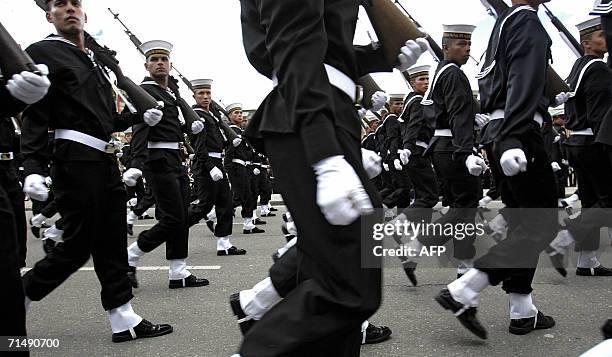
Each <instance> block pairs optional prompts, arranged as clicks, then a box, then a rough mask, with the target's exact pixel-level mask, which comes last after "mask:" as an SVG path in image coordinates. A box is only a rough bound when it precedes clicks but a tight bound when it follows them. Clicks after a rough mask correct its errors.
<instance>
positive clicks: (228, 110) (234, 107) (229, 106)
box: [225, 103, 242, 113]
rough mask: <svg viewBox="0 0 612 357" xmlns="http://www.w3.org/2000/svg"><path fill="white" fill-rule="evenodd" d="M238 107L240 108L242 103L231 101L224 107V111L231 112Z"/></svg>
mask: <svg viewBox="0 0 612 357" xmlns="http://www.w3.org/2000/svg"><path fill="white" fill-rule="evenodd" d="M237 109H240V110H242V103H232V104H230V105H228V106H227V107H225V111H226V112H228V113H231V112H233V111H234V110H237Z"/></svg>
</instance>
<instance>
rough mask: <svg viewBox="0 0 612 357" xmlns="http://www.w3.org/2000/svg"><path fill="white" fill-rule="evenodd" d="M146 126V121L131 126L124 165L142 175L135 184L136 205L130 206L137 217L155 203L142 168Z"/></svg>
mask: <svg viewBox="0 0 612 357" xmlns="http://www.w3.org/2000/svg"><path fill="white" fill-rule="evenodd" d="M148 127H149V126H148V125H147V124H146V123H140V124H137V125H134V126H133V127H132V142H131V143H130V152H129V157H128V158H127V160H126V165H125V168H126V169H131V168H135V169H138V170H140V171H141V172H142V177H141V178H139V179H138V181H136V186H135V193H136V197H137V200H136V206H134V207H131V209H132V212H134V214H135V215H137V216H139V217H140V216H142V215H143V214H144V213H145V212H147V210H148V209H149V208H151V207H153V205H155V197H154V196H153V190H152V183H151V180H149V179H148V178H147V170H145V168H144V166H145V161H146V158H147V156H146V152H147V142H148V139H147V133H148ZM145 181H146V184H145ZM128 191H129V190H128Z"/></svg>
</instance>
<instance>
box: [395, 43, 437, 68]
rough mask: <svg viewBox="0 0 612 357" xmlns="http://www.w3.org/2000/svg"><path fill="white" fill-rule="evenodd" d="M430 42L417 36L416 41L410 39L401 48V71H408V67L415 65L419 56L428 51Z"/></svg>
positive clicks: (399, 60)
mask: <svg viewBox="0 0 612 357" xmlns="http://www.w3.org/2000/svg"><path fill="white" fill-rule="evenodd" d="M428 48H429V44H428V43H427V40H426V39H424V38H417V39H416V41H413V40H408V41H406V44H404V46H402V48H400V53H399V55H398V56H397V60H398V63H399V65H397V66H396V67H395V68H397V69H398V70H399V71H400V72H404V71H406V70H407V69H408V68H410V67H412V66H414V64H415V63H417V61H418V60H419V57H421V55H422V54H423V53H424V52H426V51H427V49H428Z"/></svg>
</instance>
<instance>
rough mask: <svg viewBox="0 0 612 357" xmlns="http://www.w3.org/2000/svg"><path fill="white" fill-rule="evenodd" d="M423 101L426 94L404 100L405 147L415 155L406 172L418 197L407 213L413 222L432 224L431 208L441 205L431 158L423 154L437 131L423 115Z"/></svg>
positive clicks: (403, 133) (403, 134)
mask: <svg viewBox="0 0 612 357" xmlns="http://www.w3.org/2000/svg"><path fill="white" fill-rule="evenodd" d="M422 99H423V96H422V95H420V94H417V93H415V92H413V93H410V94H409V95H408V96H407V97H406V100H405V101H404V111H403V112H402V114H401V119H402V120H403V121H404V126H403V130H402V148H403V149H408V150H410V152H411V155H410V160H409V161H408V165H406V166H405V170H406V172H407V174H408V176H409V177H410V181H411V182H412V186H413V187H414V196H415V197H414V202H413V203H412V204H411V205H410V206H409V207H408V208H407V209H406V210H404V212H403V213H404V214H405V215H406V217H407V218H408V220H409V221H412V222H421V221H422V220H423V221H425V222H431V215H432V210H431V208H433V206H435V205H436V203H438V197H439V196H438V187H437V184H436V182H437V180H436V175H435V173H434V170H433V167H432V164H431V159H430V158H429V156H424V155H423V154H424V153H425V151H426V150H427V145H428V143H429V141H430V140H431V138H432V137H433V128H432V126H431V125H430V124H429V123H428V122H427V120H426V118H425V115H424V113H423V105H422V104H421V100H422Z"/></svg>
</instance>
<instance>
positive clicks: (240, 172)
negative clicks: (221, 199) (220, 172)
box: [226, 162, 253, 218]
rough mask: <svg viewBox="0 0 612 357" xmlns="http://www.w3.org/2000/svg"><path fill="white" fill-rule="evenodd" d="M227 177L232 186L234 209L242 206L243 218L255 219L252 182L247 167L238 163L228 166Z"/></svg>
mask: <svg viewBox="0 0 612 357" xmlns="http://www.w3.org/2000/svg"><path fill="white" fill-rule="evenodd" d="M226 170H227V176H228V178H229V181H230V183H231V184H232V208H236V207H239V206H242V211H241V214H242V218H253V208H252V207H251V206H252V203H251V202H252V200H253V198H252V197H251V196H253V192H251V180H250V175H249V172H248V170H249V169H248V168H247V167H246V166H242V165H240V164H237V163H234V162H233V163H229V164H227V165H226Z"/></svg>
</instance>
